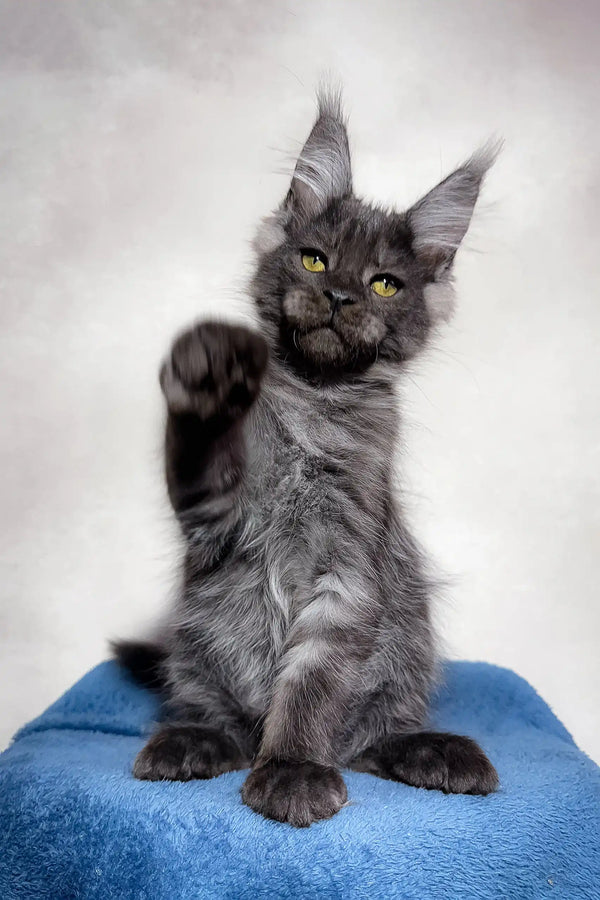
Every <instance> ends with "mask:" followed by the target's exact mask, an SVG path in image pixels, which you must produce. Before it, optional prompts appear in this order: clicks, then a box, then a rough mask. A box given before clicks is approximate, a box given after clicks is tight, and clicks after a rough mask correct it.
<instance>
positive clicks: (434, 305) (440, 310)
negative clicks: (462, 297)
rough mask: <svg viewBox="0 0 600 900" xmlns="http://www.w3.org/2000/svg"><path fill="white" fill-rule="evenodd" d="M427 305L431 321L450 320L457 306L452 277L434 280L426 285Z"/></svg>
mask: <svg viewBox="0 0 600 900" xmlns="http://www.w3.org/2000/svg"><path fill="white" fill-rule="evenodd" d="M423 294H424V297H425V305H426V306H427V311H428V313H429V315H430V316H431V321H432V322H434V323H436V322H448V320H449V319H451V318H452V314H453V312H454V306H455V294H454V285H453V283H452V279H446V280H444V281H434V282H432V283H431V284H428V285H427V286H426V287H425V290H424V292H423Z"/></svg>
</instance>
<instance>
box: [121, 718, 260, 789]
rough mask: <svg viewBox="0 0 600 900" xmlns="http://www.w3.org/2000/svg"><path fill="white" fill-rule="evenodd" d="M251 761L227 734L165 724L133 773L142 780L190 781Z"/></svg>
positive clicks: (149, 742)
mask: <svg viewBox="0 0 600 900" xmlns="http://www.w3.org/2000/svg"><path fill="white" fill-rule="evenodd" d="M249 764H250V763H249V760H248V759H246V758H244V756H243V755H242V753H241V752H240V749H239V747H238V746H237V744H236V742H235V741H234V740H233V739H232V738H230V737H229V736H228V735H225V734H221V733H219V732H218V731H215V730H213V729H210V728H204V727H203V726H200V725H163V726H161V728H160V729H159V730H158V731H157V732H156V734H154V735H152V737H151V738H150V740H149V741H148V743H147V744H146V746H145V747H144V748H143V749H142V750H140V752H139V753H138V755H137V756H136V758H135V762H134V764H133V774H134V776H135V777H136V778H139V779H141V780H142V781H191V780H192V779H193V778H214V777H215V775H221V774H222V773H223V772H232V771H234V770H236V769H245V768H246V767H247V766H248V765H249Z"/></svg>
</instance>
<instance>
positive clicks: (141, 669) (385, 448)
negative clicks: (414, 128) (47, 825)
mask: <svg viewBox="0 0 600 900" xmlns="http://www.w3.org/2000/svg"><path fill="white" fill-rule="evenodd" d="M493 158H494V154H493V152H492V151H490V150H484V151H481V152H479V153H478V154H476V155H475V156H473V157H472V158H471V159H470V160H468V162H466V163H465V164H464V165H463V166H461V167H460V168H459V169H457V170H456V171H455V172H453V174H452V175H450V176H449V177H448V178H446V179H445V180H444V181H442V182H441V184H439V185H438V186H437V187H436V188H434V189H433V190H432V191H431V192H430V193H429V194H427V195H426V196H425V197H424V198H423V199H422V200H420V201H419V202H418V203H417V204H416V205H415V206H413V207H412V208H411V209H410V210H408V212H404V213H396V212H387V211H384V210H382V209H379V208H376V207H372V206H369V205H368V204H366V203H364V202H363V201H361V200H359V199H358V198H356V197H355V196H354V195H353V193H352V176H351V169H350V154H349V149H348V139H347V135H346V128H345V125H344V120H343V117H342V114H341V110H340V104H339V100H338V99H337V98H335V97H331V96H323V97H321V98H320V104H319V115H318V118H317V121H316V124H315V126H314V128H313V130H312V132H311V134H310V136H309V138H308V140H307V142H306V145H305V146H304V149H303V150H302V153H301V155H300V158H299V159H298V162H297V165H296V169H295V172H294V176H293V179H292V183H291V186H290V190H289V192H288V194H287V197H286V198H285V201H284V202H283V204H282V205H281V207H280V208H279V209H278V210H276V211H275V212H274V213H273V214H272V215H271V216H270V217H268V218H267V219H265V220H264V222H263V223H262V226H261V228H260V231H259V235H258V238H257V241H256V249H257V255H258V263H257V269H256V274H255V277H254V280H253V283H252V295H253V297H254V301H255V303H256V307H257V310H258V313H259V317H260V321H261V332H262V334H260V335H259V334H257V333H255V332H252V331H249V330H248V329H246V328H243V327H238V326H232V325H226V324H220V323H217V322H202V323H200V324H198V325H195V326H194V327H192V328H191V329H190V330H188V331H186V332H185V333H184V334H182V335H181V336H180V337H178V338H177V340H176V341H175V343H174V344H173V347H172V350H171V353H170V355H169V357H168V359H167V361H166V362H165V363H164V365H163V367H162V370H161V378H160V380H161V386H162V390H163V393H164V395H165V399H166V404H167V410H168V418H167V432H166V473H167V484H168V490H169V496H170V498H171V502H172V504H173V507H174V509H175V512H176V514H177V518H178V520H179V523H180V525H181V529H182V531H183V534H184V536H185V539H186V542H187V552H186V556H185V563H184V567H183V579H182V586H181V590H180V593H179V597H178V599H177V602H176V605H175V608H174V610H173V611H172V615H171V618H170V626H169V627H168V629H167V630H166V633H165V635H164V636H163V638H162V641H161V645H160V646H151V645H144V644H138V643H127V642H125V643H121V644H118V645H116V648H115V649H116V653H117V656H118V658H119V659H120V661H121V662H122V663H123V664H124V665H125V666H127V667H128V668H129V669H130V670H132V671H134V672H135V673H136V674H137V676H138V677H139V678H141V679H143V680H145V682H146V683H147V684H150V685H154V686H159V687H161V689H162V691H163V692H164V696H165V702H166V717H165V720H164V721H163V723H162V724H161V725H160V727H159V728H158V730H157V731H156V733H155V734H154V735H153V736H152V737H151V738H150V740H149V741H148V743H147V744H146V746H145V747H144V748H143V750H142V751H141V752H140V753H139V754H138V756H137V759H136V760H135V764H134V774H135V776H136V777H137V778H143V779H151V780H160V779H174V780H182V781H185V780H188V779H191V778H211V777H213V776H215V775H218V774H220V773H221V772H228V771H231V770H233V769H242V768H246V767H251V772H250V774H249V775H248V777H247V779H246V781H245V783H244V786H243V789H242V798H243V800H244V803H246V804H247V805H248V806H250V807H251V808H252V809H254V810H256V812H259V813H261V814H262V815H263V816H267V817H268V818H271V819H277V820H279V821H281V822H289V823H290V824H292V825H296V826H307V825H310V824H311V822H314V821H316V820H318V819H324V818H328V817H330V816H332V815H334V814H335V813H336V812H337V811H338V810H339V809H340V807H342V806H343V805H344V803H345V802H346V799H347V794H346V787H345V784H344V781H343V779H342V776H341V774H340V768H342V767H344V766H345V767H347V768H350V769H355V770H359V771H362V772H370V773H372V774H374V775H379V776H381V777H382V778H389V779H393V780H396V781H403V782H405V783H407V784H411V785H414V786H416V787H425V788H436V789H439V790H442V791H447V792H453V793H472V794H487V793H488V792H490V791H493V790H494V789H495V788H496V787H497V783H498V780H497V775H496V772H495V770H494V768H493V766H492V765H491V763H490V762H489V761H488V759H487V757H486V756H485V755H484V753H483V752H482V750H481V749H480V748H479V747H478V746H477V744H475V743H474V742H473V741H472V740H470V739H469V738H466V737H459V736H456V735H451V734H440V733H432V732H428V731H424V730H422V729H423V728H424V726H425V723H426V718H427V708H428V700H429V696H430V692H431V689H432V686H433V684H434V680H435V675H436V654H435V645H434V636H433V633H432V625H431V620H430V611H429V595H430V585H429V583H428V578H427V574H426V571H425V565H424V561H423V558H422V556H421V554H420V552H419V549H418V548H417V546H416V544H415V542H414V540H413V538H412V537H411V534H410V532H409V530H408V528H407V525H406V522H405V521H404V517H403V514H402V510H401V508H400V506H399V503H398V500H397V498H396V497H395V495H394V490H393V452H394V446H395V443H396V437H397V431H398V410H397V407H396V400H395V396H394V390H393V382H394V379H395V378H396V376H397V375H398V373H399V372H401V371H402V368H403V366H404V364H405V363H406V362H407V361H408V360H411V359H412V358H413V357H414V356H415V354H417V353H418V352H419V351H420V350H421V349H422V348H423V346H424V345H425V344H426V341H427V338H428V336H429V334H430V332H431V330H432V328H433V326H435V325H436V323H437V322H438V321H439V320H440V319H443V318H445V317H447V316H448V315H449V313H450V311H451V303H452V290H451V278H452V263H453V259H454V255H455V253H456V250H457V248H458V246H459V245H460V243H461V241H462V239H463V237H464V235H465V232H466V230H467V228H468V226H469V222H470V219H471V215H472V212H473V207H474V205H475V202H476V200H477V196H478V193H479V189H480V186H481V182H482V179H483V177H484V175H485V173H486V171H487V169H488V168H489V166H490V165H491V163H492V161H493Z"/></svg>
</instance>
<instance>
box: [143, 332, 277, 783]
mask: <svg viewBox="0 0 600 900" xmlns="http://www.w3.org/2000/svg"><path fill="white" fill-rule="evenodd" d="M267 357H268V351H267V346H266V344H265V342H264V340H263V339H262V338H261V337H260V336H259V335H257V334H254V333H253V332H251V331H248V330H247V329H245V328H240V327H236V326H231V325H225V324H220V323H216V322H204V323H201V324H199V325H196V326H195V327H193V328H191V329H190V330H189V331H187V332H185V333H184V334H182V335H181V336H180V337H179V338H178V339H177V340H176V341H175V343H174V344H173V348H172V350H171V354H170V356H169V358H168V359H167V361H166V362H165V363H164V365H163V367H162V370H161V374H160V383H161V387H162V389H163V393H164V395H165V398H166V401H167V411H168V419H167V433H166V472H167V485H168V489H169V496H170V498H171V502H172V504H173V508H174V509H175V512H176V514H177V518H178V520H179V523H180V525H181V527H182V530H183V532H184V534H185V536H186V538H187V541H188V554H187V562H186V565H187V566H188V567H189V568H190V569H191V571H192V572H198V571H202V570H206V569H208V568H211V567H214V566H216V565H218V564H219V561H220V560H221V559H222V558H223V555H224V554H225V553H226V552H227V549H228V547H229V546H230V545H231V542H232V540H234V539H235V534H236V531H237V529H238V528H239V526H240V524H241V522H242V504H241V489H242V486H243V478H244V462H245V460H244V456H245V443H244V432H243V417H244V415H245V413H246V412H247V411H248V409H249V408H250V406H251V405H252V403H253V402H254V400H255V399H256V397H257V395H258V392H259V389H260V381H261V378H262V375H263V372H264V370H265V367H266V364H267ZM182 664H184V665H186V664H187V666H188V669H189V660H188V661H187V663H185V661H184V662H183V663H182ZM178 665H179V661H178V660H177V658H176V657H174V656H173V654H170V655H169V656H168V658H167V659H166V661H165V664H164V666H165V667H166V670H170V669H171V670H172V669H173V668H174V667H177V666H178ZM198 666H199V662H198V661H195V664H194V667H193V668H194V673H193V676H192V675H190V672H189V671H188V672H187V673H185V672H184V673H179V679H181V677H184V678H185V677H188V676H189V677H190V681H191V683H190V684H189V685H188V687H189V689H190V691H191V692H192V693H193V697H194V708H193V709H190V710H189V714H188V715H183V716H182V715H181V710H177V712H176V715H175V716H174V718H173V720H171V721H167V722H165V723H164V724H162V725H161V726H160V727H159V729H158V731H157V732H156V733H155V734H154V735H153V736H152V737H151V738H150V740H149V741H148V743H147V744H146V746H145V747H144V748H143V749H142V750H141V751H140V753H139V754H138V756H137V758H136V760H135V763H134V774H135V776H136V777H137V778H142V779H150V780H163V779H169V780H178V781H187V780H189V779H190V778H211V777H213V776H214V775H218V774H220V773H221V772H228V771H231V770H232V769H239V768H244V767H246V766H248V765H249V764H250V759H251V756H252V755H253V753H254V749H255V748H252V741H251V739H250V729H249V727H248V723H244V722H243V721H241V719H243V716H241V714H240V712H239V710H238V709H237V708H236V704H235V703H234V702H233V701H232V699H231V698H229V697H228V696H227V695H226V694H225V692H224V691H221V690H220V689H219V688H218V687H217V686H214V685H211V684H209V683H203V682H202V681H201V680H200V679H199V678H198V674H199V673H198V672H197V671H195V670H197V668H198ZM172 674H173V673H172V672H171V675H172ZM170 680H171V681H173V678H172V677H171V679H170ZM175 680H177V679H175ZM167 681H169V678H167Z"/></svg>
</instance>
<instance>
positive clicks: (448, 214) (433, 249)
mask: <svg viewBox="0 0 600 900" xmlns="http://www.w3.org/2000/svg"><path fill="white" fill-rule="evenodd" d="M500 149H501V143H500V142H498V141H495V142H493V143H491V142H490V143H489V144H486V145H485V146H484V147H482V148H481V150H478V151H477V153H475V154H473V156H472V157H471V158H470V159H469V160H467V162H465V163H464V164H463V165H462V166H460V168H458V169H457V170H456V171H455V172H453V173H452V175H449V176H448V177H447V178H445V179H444V181H442V182H440V184H438V186H437V187H434V189H433V190H432V191H430V192H429V193H428V194H426V195H425V196H424V197H423V198H422V199H421V200H419V201H418V203H415V205H414V206H413V207H412V209H410V210H409V211H408V213H407V220H408V224H409V226H410V228H411V231H412V235H413V250H414V252H415V254H416V256H417V258H418V259H420V260H421V262H422V264H423V265H424V267H425V269H426V270H427V271H428V273H429V274H430V275H431V277H432V278H433V280H439V279H440V278H442V277H443V275H444V273H446V272H447V271H448V270H449V269H450V266H451V265H452V262H453V260H454V255H455V253H456V251H457V250H458V248H459V246H460V243H461V241H462V239H463V238H464V236H465V234H466V233H467V229H468V227H469V224H470V222H471V216H472V215H473V209H474V207H475V203H476V201H477V197H478V196H479V189H480V187H481V184H482V182H483V178H484V176H485V173H486V172H487V171H488V169H489V168H490V166H491V165H492V164H493V162H494V160H495V159H496V157H497V155H498V153H499V152H500Z"/></svg>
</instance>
